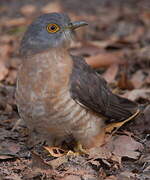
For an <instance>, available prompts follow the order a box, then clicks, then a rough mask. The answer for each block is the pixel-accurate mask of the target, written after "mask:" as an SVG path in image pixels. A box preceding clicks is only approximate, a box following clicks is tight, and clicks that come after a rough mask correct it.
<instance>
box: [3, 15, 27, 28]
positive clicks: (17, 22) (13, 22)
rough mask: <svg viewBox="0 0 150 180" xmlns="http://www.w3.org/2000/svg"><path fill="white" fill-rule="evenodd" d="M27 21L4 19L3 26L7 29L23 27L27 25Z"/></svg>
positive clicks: (22, 19) (21, 18)
mask: <svg viewBox="0 0 150 180" xmlns="http://www.w3.org/2000/svg"><path fill="white" fill-rule="evenodd" d="M27 22H28V21H27V19H26V18H23V17H20V18H14V19H8V18H7V19H6V18H5V19H2V22H1V26H5V27H12V26H21V25H26V24H27Z"/></svg>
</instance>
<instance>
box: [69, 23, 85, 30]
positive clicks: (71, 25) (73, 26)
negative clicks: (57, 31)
mask: <svg viewBox="0 0 150 180" xmlns="http://www.w3.org/2000/svg"><path fill="white" fill-rule="evenodd" d="M86 25H88V23H87V22H85V21H75V22H71V23H69V25H68V28H69V29H72V30H74V29H77V28H79V27H81V26H86Z"/></svg>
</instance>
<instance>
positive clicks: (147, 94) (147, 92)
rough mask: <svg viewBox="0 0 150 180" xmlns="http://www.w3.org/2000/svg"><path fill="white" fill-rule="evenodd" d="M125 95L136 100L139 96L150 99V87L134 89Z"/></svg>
mask: <svg viewBox="0 0 150 180" xmlns="http://www.w3.org/2000/svg"><path fill="white" fill-rule="evenodd" d="M123 97H126V98H128V99H130V100H132V101H135V100H137V99H139V98H144V99H147V100H150V89H146V88H143V89H133V90H132V91H128V92H127V93H125V94H124V95H123Z"/></svg>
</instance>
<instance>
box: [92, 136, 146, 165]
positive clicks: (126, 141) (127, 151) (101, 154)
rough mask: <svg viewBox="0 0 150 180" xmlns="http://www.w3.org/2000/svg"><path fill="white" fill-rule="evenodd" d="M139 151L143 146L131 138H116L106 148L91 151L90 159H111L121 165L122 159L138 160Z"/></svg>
mask: <svg viewBox="0 0 150 180" xmlns="http://www.w3.org/2000/svg"><path fill="white" fill-rule="evenodd" d="M137 150H139V151H142V150H143V145H142V144H141V143H139V142H137V141H135V140H134V139H133V138H132V137H130V136H125V135H121V136H114V137H112V138H111V140H110V141H109V142H108V143H106V144H105V145H104V146H101V147H98V148H92V149H90V150H89V155H90V157H93V158H101V159H111V160H113V161H116V162H118V163H119V164H120V163H121V159H122V157H129V158H132V159H137V158H138V156H139V155H140V153H139V152H137Z"/></svg>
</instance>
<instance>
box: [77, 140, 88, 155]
mask: <svg viewBox="0 0 150 180" xmlns="http://www.w3.org/2000/svg"><path fill="white" fill-rule="evenodd" d="M74 151H75V152H77V153H78V154H88V153H87V151H86V150H85V149H84V148H83V147H82V144H81V143H80V142H79V141H78V142H77V145H76V147H75V148H74Z"/></svg>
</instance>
